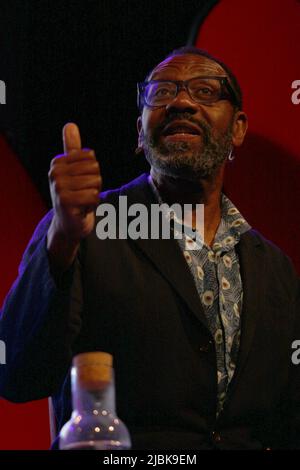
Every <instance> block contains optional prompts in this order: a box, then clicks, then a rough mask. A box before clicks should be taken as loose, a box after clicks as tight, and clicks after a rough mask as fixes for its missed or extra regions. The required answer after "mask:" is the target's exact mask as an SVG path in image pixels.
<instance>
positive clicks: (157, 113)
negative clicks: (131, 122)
mask: <svg viewBox="0 0 300 470" xmlns="http://www.w3.org/2000/svg"><path fill="white" fill-rule="evenodd" d="M163 119H164V113H163V112H162V110H160V109H156V110H150V109H147V108H145V109H144V111H143V114H142V125H143V130H144V132H145V134H147V133H148V132H151V131H152V130H153V129H155V128H156V127H157V126H158V125H160V124H161V123H162V121H163Z"/></svg>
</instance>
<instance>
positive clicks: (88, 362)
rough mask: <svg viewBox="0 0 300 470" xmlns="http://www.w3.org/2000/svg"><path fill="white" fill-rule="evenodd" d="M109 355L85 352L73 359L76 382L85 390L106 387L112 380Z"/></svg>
mask: <svg viewBox="0 0 300 470" xmlns="http://www.w3.org/2000/svg"><path fill="white" fill-rule="evenodd" d="M112 363H113V358H112V355H111V354H108V353H106V352H100V351H97V352H87V353H82V354H78V355H77V356H75V357H74V358H73V367H74V368H75V370H76V372H75V373H76V376H77V381H78V384H79V386H80V387H82V388H84V389H86V390H91V391H92V390H99V389H102V388H104V387H106V386H107V385H108V384H109V383H110V382H111V379H112Z"/></svg>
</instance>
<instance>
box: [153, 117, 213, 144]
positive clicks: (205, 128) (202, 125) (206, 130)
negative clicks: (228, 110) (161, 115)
mask: <svg viewBox="0 0 300 470" xmlns="http://www.w3.org/2000/svg"><path fill="white" fill-rule="evenodd" d="M173 121H186V122H187V121H188V122H190V123H192V124H195V125H196V126H197V127H199V129H201V130H202V132H203V139H204V143H207V142H209V140H210V137H211V126H210V125H208V124H207V123H206V122H205V121H202V120H200V119H195V118H194V117H193V115H192V114H191V113H188V112H184V113H176V114H175V113H172V114H169V115H168V116H167V117H166V118H165V119H164V120H163V122H161V123H160V124H158V125H157V126H156V127H155V128H154V129H153V132H152V138H153V143H156V142H157V141H158V138H159V136H160V135H161V133H162V132H163V130H164V128H165V127H166V126H167V125H168V124H171V123H172V122H173Z"/></svg>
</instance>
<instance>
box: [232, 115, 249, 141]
mask: <svg viewBox="0 0 300 470" xmlns="http://www.w3.org/2000/svg"><path fill="white" fill-rule="evenodd" d="M247 129H248V117H247V114H246V113H244V112H243V111H236V113H235V115H234V118H233V125H232V143H233V145H234V146H235V147H239V146H240V145H242V143H243V141H244V138H245V135H246V132H247Z"/></svg>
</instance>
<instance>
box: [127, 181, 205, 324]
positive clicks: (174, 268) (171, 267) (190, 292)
mask: <svg viewBox="0 0 300 470" xmlns="http://www.w3.org/2000/svg"><path fill="white" fill-rule="evenodd" d="M120 195H126V196H127V203H128V207H129V205H130V204H134V203H137V202H138V203H142V204H144V205H145V206H146V207H147V209H148V214H150V207H151V204H157V200H156V199H155V196H154V194H153V192H152V190H151V187H150V185H149V183H148V175H147V174H143V175H141V176H140V177H139V178H137V179H136V180H134V181H133V182H131V183H129V185H126V186H124V187H122V188H121V192H120ZM149 223H150V220H149ZM131 242H133V243H134V244H135V246H137V247H138V249H139V250H141V251H142V252H143V254H144V255H145V256H147V258H148V259H149V260H150V261H151V262H152V263H153V264H154V265H155V267H156V268H157V269H158V270H159V271H160V272H161V274H162V275H163V276H164V278H165V279H166V280H167V281H168V282H169V283H170V284H171V285H172V287H173V288H174V290H175V291H176V292H177V294H179V296H180V297H181V298H182V299H183V301H184V302H185V303H186V305H187V306H188V307H189V309H190V310H191V311H192V312H193V314H194V315H195V316H196V317H197V319H198V320H200V321H201V322H202V323H203V325H204V326H205V327H206V328H207V329H208V326H207V320H206V317H205V314H204V311H203V308H202V305H201V301H200V298H199V294H198V292H197V289H196V286H195V282H194V279H193V276H192V274H191V272H190V270H189V268H188V265H187V262H186V260H185V258H184V256H183V253H182V251H181V249H180V247H179V245H178V243H177V241H176V240H163V239H158V240H151V239H137V240H131Z"/></svg>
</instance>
